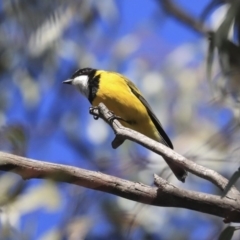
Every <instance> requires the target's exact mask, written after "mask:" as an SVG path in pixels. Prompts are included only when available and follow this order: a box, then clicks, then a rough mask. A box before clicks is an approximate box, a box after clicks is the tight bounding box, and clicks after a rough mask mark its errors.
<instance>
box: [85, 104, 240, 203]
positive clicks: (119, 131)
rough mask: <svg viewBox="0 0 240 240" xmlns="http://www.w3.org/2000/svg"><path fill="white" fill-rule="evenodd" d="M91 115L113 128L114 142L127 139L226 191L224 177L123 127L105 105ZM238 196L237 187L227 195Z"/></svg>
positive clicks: (95, 109) (226, 181)
mask: <svg viewBox="0 0 240 240" xmlns="http://www.w3.org/2000/svg"><path fill="white" fill-rule="evenodd" d="M90 113H91V114H92V115H94V116H95V117H100V118H102V119H103V120H105V121H106V122H107V123H108V124H109V125H110V126H111V127H112V129H113V130H114V132H115V134H116V138H115V139H114V140H113V142H114V143H116V142H118V140H117V139H118V138H119V139H120V141H119V142H120V143H121V142H123V141H124V140H125V139H128V140H131V141H133V142H136V143H138V144H140V145H142V146H144V147H145V148H148V149H149V150H151V151H153V152H155V153H157V154H159V155H161V156H163V157H167V158H168V159H169V160H170V161H173V162H174V163H175V164H177V165H179V166H181V167H182V168H184V169H186V170H187V171H188V172H191V173H192V174H194V175H197V176H198V177H200V178H203V179H206V180H208V181H210V182H212V183H213V184H214V185H215V186H217V187H218V188H220V189H221V190H222V191H224V190H225V188H226V186H227V184H228V180H227V179H226V178H224V177H223V176H222V175H220V174H219V173H217V172H215V171H214V170H212V169H208V168H206V167H203V166H201V165H199V164H197V163H195V162H193V161H190V160H188V159H187V158H185V157H183V156H182V155H180V154H178V153H177V152H175V151H174V150H172V149H170V148H168V147H166V146H165V145H163V144H161V143H159V142H156V141H154V140H152V139H150V138H148V137H146V136H145V135H143V134H141V133H139V132H136V131H134V130H132V129H129V128H125V127H123V126H122V125H121V123H120V122H119V121H118V120H117V119H114V120H113V113H112V112H111V111H109V110H108V109H107V108H106V106H105V105H104V104H103V103H100V104H99V106H98V107H96V108H93V109H92V111H91V110H90ZM117 146H119V145H117ZM114 147H115V148H116V144H114ZM236 196H239V191H238V190H237V189H236V188H235V187H232V188H231V189H230V190H229V192H228V193H227V195H226V197H229V198H236Z"/></svg>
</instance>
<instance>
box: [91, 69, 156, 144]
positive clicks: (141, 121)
mask: <svg viewBox="0 0 240 240" xmlns="http://www.w3.org/2000/svg"><path fill="white" fill-rule="evenodd" d="M97 74H100V79H99V88H98V91H97V93H96V97H95V99H94V100H93V102H92V104H93V106H97V105H98V104H99V103H100V102H102V103H104V104H105V105H106V106H107V108H108V109H109V110H110V111H112V112H113V113H114V114H115V115H116V116H119V117H121V118H122V119H124V120H125V121H127V122H128V123H126V122H125V121H121V123H122V125H123V126H125V127H128V128H131V129H133V130H135V131H138V132H140V133H142V134H144V135H146V136H148V137H150V138H152V139H154V140H156V141H160V135H159V132H158V131H157V129H156V127H155V125H154V124H153V122H152V120H151V118H150V117H149V114H148V112H147V109H146V107H145V106H144V105H143V103H142V102H141V101H140V100H139V99H138V98H137V96H135V95H134V93H133V92H132V91H131V89H130V88H129V86H128V84H127V82H126V80H125V79H124V78H123V76H121V75H120V74H117V73H113V72H105V71H98V72H97Z"/></svg>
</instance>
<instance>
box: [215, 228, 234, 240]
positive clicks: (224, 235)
mask: <svg viewBox="0 0 240 240" xmlns="http://www.w3.org/2000/svg"><path fill="white" fill-rule="evenodd" d="M235 230H236V229H235V227H231V226H228V227H226V228H225V229H224V230H223V231H222V232H221V234H220V236H219V238H218V240H231V239H232V236H233V234H234V231H235Z"/></svg>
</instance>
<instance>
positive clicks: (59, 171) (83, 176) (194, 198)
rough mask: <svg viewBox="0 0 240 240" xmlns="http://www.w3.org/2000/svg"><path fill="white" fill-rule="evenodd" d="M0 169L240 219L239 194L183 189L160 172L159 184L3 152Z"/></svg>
mask: <svg viewBox="0 0 240 240" xmlns="http://www.w3.org/2000/svg"><path fill="white" fill-rule="evenodd" d="M0 170H2V171H10V172H14V173H17V174H19V175H20V176H21V177H22V178H23V179H25V180H27V179H31V178H38V179H44V178H50V179H53V180H55V181H58V182H67V183H72V184H75V185H79V186H83V187H87V188H91V189H95V190H98V191H102V192H107V193H111V194H114V195H117V196H120V197H123V198H126V199H130V200H133V201H137V202H140V203H145V204H150V205H154V206H164V207H179V208H186V209H190V210H195V211H198V212H203V213H208V214H212V215H215V216H218V217H222V218H224V219H225V222H230V221H232V222H240V203H239V198H238V200H237V199H229V198H221V197H220V196H214V195H210V194H205V193H197V192H193V191H188V190H183V189H180V188H178V187H176V186H174V185H172V184H169V183H168V182H167V181H165V180H163V179H161V178H160V177H158V176H157V175H155V176H154V178H155V184H156V185H157V186H158V187H150V186H147V185H144V184H142V183H136V182H130V181H127V180H123V179H120V178H117V177H113V176H109V175H106V174H103V173H99V172H93V171H89V170H84V169H81V168H76V167H71V166H66V165H61V164H53V163H47V162H42V161H37V160H33V159H28V158H24V157H20V156H16V155H13V154H9V153H3V152H0Z"/></svg>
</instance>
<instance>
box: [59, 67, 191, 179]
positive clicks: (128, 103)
mask: <svg viewBox="0 0 240 240" xmlns="http://www.w3.org/2000/svg"><path fill="white" fill-rule="evenodd" d="M63 83H64V84H71V85H73V86H75V87H76V88H77V90H78V91H80V93H81V94H82V95H83V96H85V97H86V98H87V99H88V100H89V102H90V104H92V106H93V107H96V106H98V105H99V103H103V104H105V105H106V107H107V108H108V109H109V110H110V111H111V112H112V113H114V115H115V116H118V117H120V120H119V121H120V122H121V124H122V125H123V126H124V127H127V128H130V129H132V130H135V131H137V132H139V133H142V134H144V135H145V136H147V137H149V138H151V139H153V140H155V141H157V142H160V143H162V144H164V145H165V146H167V147H169V148H171V149H173V144H172V142H171V140H170V139H169V137H168V135H167V134H166V132H165V131H164V129H163V127H162V125H161V123H160V121H159V120H158V118H157V117H156V115H155V114H154V112H153V110H152V108H151V107H150V105H149V104H148V102H147V101H146V100H145V98H144V97H143V95H142V93H141V92H140V90H139V89H138V88H137V87H136V86H135V84H134V83H133V82H131V81H130V80H128V79H127V78H126V77H125V76H123V75H121V74H119V73H117V72H110V71H105V70H98V69H94V68H81V69H78V70H77V71H76V72H75V73H74V74H73V75H72V76H71V77H70V78H69V79H67V80H65V81H63ZM164 160H165V161H166V163H167V164H168V166H169V167H170V169H171V170H172V172H173V173H174V175H175V176H176V177H177V179H178V180H180V181H182V182H185V178H186V177H187V172H186V170H185V169H183V168H182V167H180V166H178V165H176V164H175V163H173V162H172V161H169V160H168V158H167V157H164Z"/></svg>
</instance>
